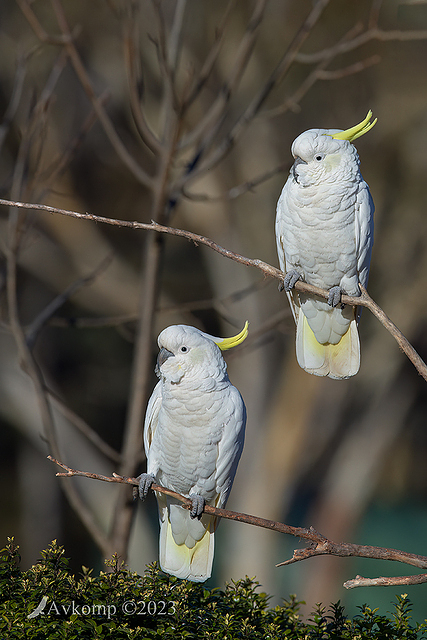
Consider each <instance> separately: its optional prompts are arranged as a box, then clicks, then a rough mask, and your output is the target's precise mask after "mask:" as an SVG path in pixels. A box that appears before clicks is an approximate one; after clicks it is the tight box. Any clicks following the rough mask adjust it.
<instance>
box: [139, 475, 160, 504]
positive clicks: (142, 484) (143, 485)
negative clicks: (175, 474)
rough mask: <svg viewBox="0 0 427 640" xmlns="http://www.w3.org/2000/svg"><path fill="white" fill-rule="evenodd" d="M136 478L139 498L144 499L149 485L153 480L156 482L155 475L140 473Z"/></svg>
mask: <svg viewBox="0 0 427 640" xmlns="http://www.w3.org/2000/svg"><path fill="white" fill-rule="evenodd" d="M138 480H139V487H138V491H139V497H140V498H141V500H145V498H146V497H147V494H148V492H149V491H150V487H151V485H152V484H153V482H156V478H155V476H153V474H152V473H141V475H140V476H139V478H138Z"/></svg>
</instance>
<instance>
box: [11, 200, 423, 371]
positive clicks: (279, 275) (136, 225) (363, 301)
mask: <svg viewBox="0 0 427 640" xmlns="http://www.w3.org/2000/svg"><path fill="white" fill-rule="evenodd" d="M0 205H5V206H8V207H10V206H12V207H16V208H21V209H36V210H40V211H48V212H49V213H58V214H61V215H65V216H69V217H72V218H79V219H80V220H92V221H93V222H102V223H105V224H110V225H113V226H116V227H127V228H131V229H145V230H147V231H156V232H157V233H165V234H170V235H174V236H179V237H181V238H187V239H188V240H192V241H193V242H194V243H195V244H196V245H197V244H203V245H205V246H207V247H209V248H210V249H212V250H213V251H216V252H217V253H219V254H220V255H222V256H224V257H225V258H229V259H230V260H234V261H235V262H238V263H240V264H243V265H246V266H248V267H255V268H256V269H259V270H260V271H262V272H263V273H264V274H265V275H266V276H270V277H271V278H275V279H276V280H279V281H280V282H282V281H283V277H284V274H283V272H282V271H280V269H277V268H276V267H273V266H272V265H270V264H268V263H267V262H263V261H262V260H258V259H254V258H246V257H245V256H242V255H240V254H238V253H235V252H234V251H231V250H230V249H226V248H224V247H221V245H219V244H217V243H216V242H214V241H213V240H211V239H210V238H207V237H206V236H201V235H199V234H197V233H192V232H191V231H185V230H184V229H175V228H173V227H168V226H165V225H161V224H158V223H157V222H154V221H152V222H151V223H146V222H132V221H130V220H117V219H116V218H106V217H105V216H97V215H94V214H92V213H78V212H77V211H69V210H67V209H58V208H56V207H50V206H48V205H44V204H30V203H25V202H17V201H11V200H4V199H2V198H1V199H0ZM295 289H296V290H297V291H301V292H303V293H309V294H312V295H315V296H319V297H320V298H323V299H325V300H327V298H328V295H329V294H328V291H326V290H324V289H320V288H319V287H315V286H314V285H311V284H307V283H306V282H301V281H298V282H297V283H296V284H295ZM360 289H361V295H360V296H359V297H357V296H347V295H344V294H343V295H342V296H341V302H342V303H343V304H347V305H350V306H353V307H366V308H367V309H369V311H371V313H372V314H373V315H374V316H375V317H376V318H377V319H378V320H379V321H380V322H381V324H382V325H383V326H384V327H385V328H386V329H387V331H388V332H389V333H390V334H391V335H392V336H393V338H394V339H395V340H396V342H397V343H398V345H399V347H400V349H401V350H402V351H403V353H404V354H405V355H406V356H407V357H408V358H409V360H410V361H411V362H412V364H413V365H414V367H415V368H416V369H417V371H418V373H419V374H420V375H421V376H422V377H423V378H424V380H426V381H427V365H426V363H425V362H424V361H423V360H422V358H420V356H419V354H418V353H417V352H416V351H415V349H414V348H413V346H412V345H411V343H410V342H409V341H408V340H407V339H406V338H405V336H404V335H403V333H402V332H401V331H400V329H399V328H398V327H397V326H396V325H395V324H394V323H393V322H392V321H391V320H390V318H389V317H388V316H387V315H386V314H385V313H384V311H383V310H382V309H381V307H379V306H378V305H377V304H376V302H374V300H372V298H371V297H370V296H369V294H368V292H367V291H366V289H364V288H363V287H362V286H361V287H360Z"/></svg>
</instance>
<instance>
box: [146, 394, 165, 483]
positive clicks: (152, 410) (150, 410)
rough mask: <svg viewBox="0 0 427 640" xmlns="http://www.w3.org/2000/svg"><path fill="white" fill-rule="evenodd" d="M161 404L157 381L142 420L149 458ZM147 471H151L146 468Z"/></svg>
mask: <svg viewBox="0 0 427 640" xmlns="http://www.w3.org/2000/svg"><path fill="white" fill-rule="evenodd" d="M161 406H162V384H161V382H158V383H157V384H156V386H155V387H154V390H153V393H152V394H151V397H150V399H149V401H148V404H147V410H146V412H145V421H144V449H145V454H146V456H147V459H149V457H150V456H149V453H150V449H151V442H152V440H153V436H154V432H155V430H156V428H157V424H158V420H159V411H160V407H161ZM147 473H151V471H149V470H148V468H147Z"/></svg>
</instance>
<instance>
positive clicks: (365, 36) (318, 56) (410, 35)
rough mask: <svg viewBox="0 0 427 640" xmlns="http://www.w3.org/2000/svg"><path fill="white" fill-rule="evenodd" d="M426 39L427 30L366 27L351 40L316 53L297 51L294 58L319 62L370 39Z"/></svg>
mask: <svg viewBox="0 0 427 640" xmlns="http://www.w3.org/2000/svg"><path fill="white" fill-rule="evenodd" d="M426 39H427V30H422V29H420V30H413V31H400V30H397V29H396V30H391V31H383V30H381V29H377V28H373V29H368V30H367V31H365V32H364V33H362V34H360V35H358V36H356V37H355V38H353V39H352V40H348V41H346V42H341V43H338V44H336V45H334V46H333V47H329V48H327V49H322V50H321V51H317V52H316V53H298V55H297V56H296V57H295V60H296V61H297V62H300V63H302V64H313V63H316V62H320V60H324V59H325V58H330V57H331V56H333V57H336V56H338V55H340V54H343V53H348V52H349V51H353V50H354V49H358V48H359V47H361V46H362V45H364V44H366V43H367V42H370V41H371V40H379V41H380V42H393V41H396V42H408V41H409V42H411V41H416V40H426Z"/></svg>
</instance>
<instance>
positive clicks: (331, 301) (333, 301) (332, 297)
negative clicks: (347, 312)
mask: <svg viewBox="0 0 427 640" xmlns="http://www.w3.org/2000/svg"><path fill="white" fill-rule="evenodd" d="M341 294H342V291H341V287H340V286H338V285H337V286H336V287H332V288H331V289H329V295H328V305H329V306H330V307H336V306H337V305H338V304H339V303H340V301H341Z"/></svg>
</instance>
